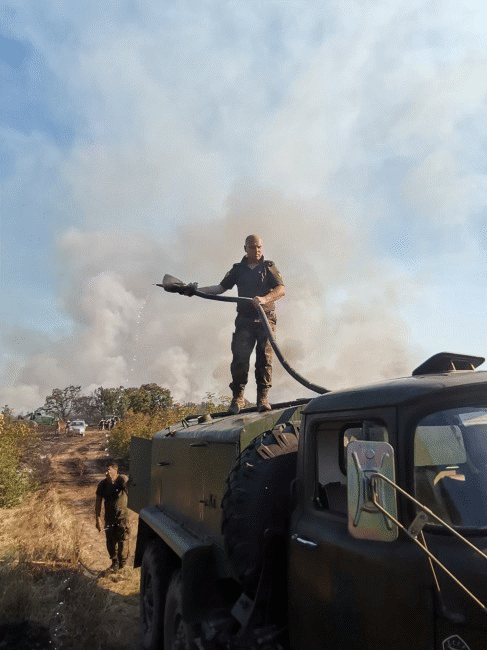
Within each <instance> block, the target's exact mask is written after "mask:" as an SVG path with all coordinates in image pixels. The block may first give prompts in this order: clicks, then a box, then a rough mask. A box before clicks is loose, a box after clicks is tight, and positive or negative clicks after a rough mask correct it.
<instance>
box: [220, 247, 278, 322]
mask: <svg viewBox="0 0 487 650" xmlns="http://www.w3.org/2000/svg"><path fill="white" fill-rule="evenodd" d="M220 284H221V286H222V287H223V288H224V289H225V291H228V289H231V288H232V287H234V286H235V285H237V289H238V295H239V296H241V297H244V298H255V296H265V295H266V294H268V293H269V291H271V290H272V289H275V288H276V287H278V286H279V285H282V286H284V282H283V279H282V276H281V274H280V273H279V270H278V268H277V266H276V265H275V264H274V262H271V261H270V260H262V262H261V263H260V264H258V265H257V266H256V267H255V268H253V269H251V268H250V267H249V265H248V261H247V257H246V256H244V257H243V258H242V260H241V261H240V262H238V263H237V264H234V265H233V266H232V268H231V269H230V271H228V273H227V274H226V275H225V277H224V278H223V280H222V281H221V282H220ZM275 305H276V303H275V302H271V303H268V304H267V305H263V309H264V311H265V313H266V315H267V316H268V317H269V316H271V317H273V318H274V319H275ZM237 312H238V313H239V314H240V315H241V316H245V317H247V318H253V319H257V318H258V314H257V310H256V309H255V307H254V306H253V305H247V304H238V305H237Z"/></svg>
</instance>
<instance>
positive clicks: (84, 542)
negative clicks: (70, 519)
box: [39, 429, 137, 571]
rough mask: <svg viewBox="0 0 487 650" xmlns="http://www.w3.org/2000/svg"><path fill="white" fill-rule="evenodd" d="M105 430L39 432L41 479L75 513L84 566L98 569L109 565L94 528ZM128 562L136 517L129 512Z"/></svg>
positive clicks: (101, 536) (104, 454) (104, 455)
mask: <svg viewBox="0 0 487 650" xmlns="http://www.w3.org/2000/svg"><path fill="white" fill-rule="evenodd" d="M106 442H107V441H106V434H105V432H103V431H101V432H99V431H96V430H90V429H88V430H87V431H86V433H85V435H84V436H74V435H69V436H66V435H59V436H58V435H56V434H53V435H45V434H44V435H43V438H42V444H41V447H40V449H39V458H40V460H41V461H43V462H44V463H45V469H44V471H43V472H42V475H43V476H42V481H43V482H45V483H46V484H48V485H49V486H50V487H54V488H56V489H57V490H58V492H59V493H60V495H62V498H63V500H64V501H65V502H68V503H69V504H70V505H71V508H72V510H73V512H74V513H75V515H76V517H77V520H78V523H79V526H80V536H81V556H80V559H81V561H82V562H83V564H84V565H86V566H87V567H89V568H90V569H92V570H94V571H102V570H103V569H106V568H107V567H108V566H109V564H110V561H109V557H108V553H107V549H106V546H105V535H104V533H103V532H101V533H100V532H98V531H97V530H96V528H95V490H96V486H97V484H98V482H99V481H101V480H102V479H103V478H104V475H105V469H104V464H105V462H106V459H107V458H108V454H107V451H106ZM130 527H131V539H130V550H131V554H130V557H129V564H130V562H131V561H132V558H133V549H134V542H135V536H136V533H137V516H136V515H135V514H134V513H133V512H130Z"/></svg>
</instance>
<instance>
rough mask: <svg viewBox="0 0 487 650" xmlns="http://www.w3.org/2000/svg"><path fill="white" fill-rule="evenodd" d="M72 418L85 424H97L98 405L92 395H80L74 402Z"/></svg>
mask: <svg viewBox="0 0 487 650" xmlns="http://www.w3.org/2000/svg"><path fill="white" fill-rule="evenodd" d="M73 413H74V418H76V419H77V420H86V422H95V421H96V422H98V419H99V412H98V405H97V402H96V400H95V398H94V396H93V395H80V396H79V397H77V398H76V399H75V400H74V405H73Z"/></svg>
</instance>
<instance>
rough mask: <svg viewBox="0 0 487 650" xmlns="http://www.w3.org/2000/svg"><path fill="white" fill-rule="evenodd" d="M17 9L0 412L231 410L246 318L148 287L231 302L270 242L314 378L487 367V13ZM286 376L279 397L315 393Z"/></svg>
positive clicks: (1, 176)
mask: <svg viewBox="0 0 487 650" xmlns="http://www.w3.org/2000/svg"><path fill="white" fill-rule="evenodd" d="M1 12H2V13H1V15H2V19H3V24H4V25H5V27H4V30H3V32H2V31H0V56H1V58H2V60H3V62H0V74H1V75H2V80H3V82H4V85H5V87H7V88H8V89H9V92H8V93H7V94H6V95H5V97H4V99H3V100H1V101H0V133H1V135H2V139H3V142H4V154H2V156H1V157H0V184H1V187H0V191H1V195H2V197H4V199H2V287H3V291H4V296H3V301H2V306H3V309H4V319H3V320H4V327H3V329H2V339H1V340H2V351H3V354H2V357H1V361H0V373H1V380H2V381H1V385H0V402H1V404H9V405H10V406H11V407H13V408H14V409H15V410H30V409H32V408H35V407H38V406H40V405H42V404H43V402H44V399H45V396H46V395H47V394H49V393H50V392H51V391H52V389H53V388H55V387H58V388H63V387H65V386H67V385H69V384H76V385H82V386H83V389H84V391H85V392H90V391H91V390H93V389H94V388H96V387H97V386H100V385H103V386H119V385H124V386H126V387H128V386H138V385H140V384H142V383H148V382H152V381H154V382H157V383H159V384H161V385H164V386H166V387H168V388H169V389H170V390H171V392H172V394H173V396H174V397H175V398H176V399H178V400H192V401H197V400H199V399H201V398H203V397H204V395H205V394H206V393H207V392H214V393H216V394H217V395H219V394H227V395H228V394H229V388H228V383H229V381H230V375H229V363H230V339H231V334H232V331H233V320H234V311H235V306H234V305H227V304H223V303H222V304H220V303H215V302H210V301H203V300H200V299H197V298H192V299H188V298H186V297H183V296H178V295H171V294H167V293H165V292H163V291H162V290H161V289H159V288H157V287H153V286H152V285H153V284H154V283H156V282H160V281H161V280H162V277H163V275H164V274H165V273H170V274H172V275H175V276H177V277H180V278H181V279H182V280H184V281H198V282H199V283H200V284H201V285H207V284H215V283H218V282H219V281H220V280H221V279H222V277H223V275H224V273H225V272H226V271H227V270H228V269H229V268H230V267H231V265H232V264H233V263H234V262H236V261H238V260H239V259H240V258H241V256H242V255H243V243H244V239H245V236H246V235H248V234H249V233H252V232H258V233H259V234H261V236H262V238H263V240H264V247H265V253H266V257H268V258H269V259H273V260H274V261H275V262H276V264H277V265H278V267H279V269H280V270H281V272H282V274H283V277H284V280H285V283H286V287H287V296H286V298H285V299H284V300H282V301H280V303H279V304H278V342H279V344H280V346H281V348H282V350H283V353H284V355H285V356H286V357H287V358H288V360H289V362H290V363H291V365H292V366H293V367H295V368H296V370H297V371H298V372H299V373H300V374H302V375H304V376H305V377H306V378H308V379H310V380H311V381H314V382H315V383H317V384H320V385H323V386H325V387H327V388H336V387H339V386H345V385H353V384H358V383H363V382H368V381H371V380H374V379H381V378H384V377H393V376H398V375H404V374H409V373H410V372H411V370H412V369H413V368H414V367H415V365H418V364H419V362H421V361H423V360H424V359H425V358H426V357H427V356H429V355H431V354H434V353H435V352H438V351H440V350H443V349H447V350H451V351H458V352H465V353H471V354H483V353H484V352H485V351H486V346H485V342H484V335H483V329H484V328H483V322H484V320H485V318H486V316H487V313H486V307H485V303H486V301H485V289H484V287H485V279H486V271H485V248H486V242H487V215H486V212H485V203H486V190H487V176H486V167H485V160H486V153H487V152H486V136H485V121H486V119H487V111H486V100H485V93H486V90H487V75H486V71H487V46H486V43H487V39H486V28H485V25H486V24H487V20H486V19H487V8H486V7H485V6H484V4H483V3H480V2H473V1H467V2H464V3H462V6H457V3H453V2H450V1H447V0H445V1H443V2H441V3H431V2H428V1H426V0H412V1H411V2H410V3H408V5H407V7H406V6H404V3H401V2H400V1H399V0H388V1H387V2H381V3H377V2H375V1H374V0H365V1H363V2H360V3H359V2H354V1H352V2H350V1H348V0H347V2H344V1H340V0H335V1H330V2H320V3H309V2H305V0H295V1H294V2H283V1H282V0H275V1H270V2H268V3H265V4H262V3H259V2H257V0H247V1H246V2H242V3H225V2H222V1H221V0H212V1H211V2H206V3H199V2H198V3H197V2H194V1H193V0H183V1H182V2H179V3H173V2H167V3H164V4H162V5H161V4H160V3H157V2H155V0H154V1H151V0H149V1H148V2H144V3H142V2H130V3H129V2H124V1H121V2H118V3H115V4H112V5H109V6H105V5H103V6H101V5H99V4H98V3H94V2H88V3H85V4H84V5H83V8H82V10H81V11H80V10H79V9H78V7H77V6H70V5H67V4H63V3H61V4H58V5H56V6H54V5H52V4H51V3H45V2H41V4H40V5H38V6H36V8H35V9H34V8H33V7H30V6H29V5H28V4H25V5H24V4H23V3H22V2H21V3H16V4H15V6H14V5H10V6H9V5H5V6H4V8H3V9H2V10H1ZM274 367H275V380H274V388H273V391H272V395H271V397H272V399H273V400H278V399H288V398H294V397H299V396H303V395H306V394H308V392H307V391H306V389H304V388H303V387H300V386H299V385H298V384H296V383H295V382H294V381H293V380H292V379H291V378H289V377H288V376H287V375H286V373H285V372H284V371H283V370H281V369H280V368H279V367H278V363H277V362H276V363H275V364H274ZM249 388H250V387H249ZM247 397H248V398H249V399H253V384H252V388H251V390H249V391H248V395H247Z"/></svg>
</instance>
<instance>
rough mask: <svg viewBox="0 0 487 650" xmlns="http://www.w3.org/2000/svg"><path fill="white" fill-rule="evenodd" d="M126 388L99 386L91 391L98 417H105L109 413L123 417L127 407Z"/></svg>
mask: <svg viewBox="0 0 487 650" xmlns="http://www.w3.org/2000/svg"><path fill="white" fill-rule="evenodd" d="M127 390H128V389H125V388H124V387H123V386H119V387H118V388H103V386H100V387H99V388H97V389H96V390H95V391H94V393H93V399H94V406H95V411H96V413H97V414H98V416H99V417H102V418H106V417H108V416H110V415H118V416H119V417H123V416H124V415H125V413H126V412H127V409H128V408H129V401H128V398H127V395H126V393H127Z"/></svg>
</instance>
